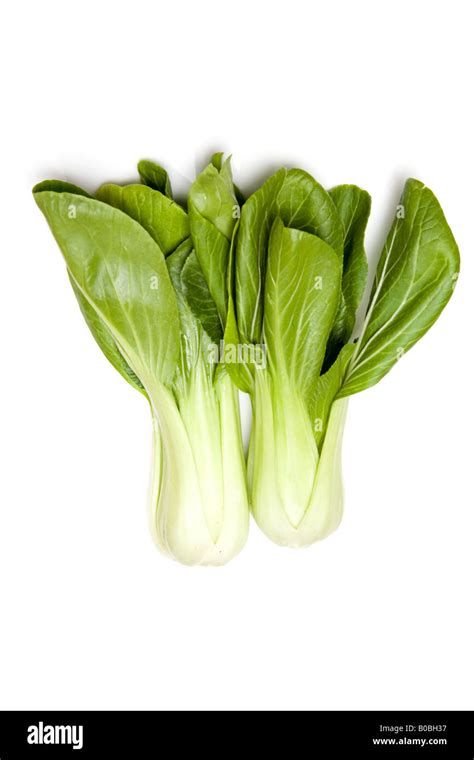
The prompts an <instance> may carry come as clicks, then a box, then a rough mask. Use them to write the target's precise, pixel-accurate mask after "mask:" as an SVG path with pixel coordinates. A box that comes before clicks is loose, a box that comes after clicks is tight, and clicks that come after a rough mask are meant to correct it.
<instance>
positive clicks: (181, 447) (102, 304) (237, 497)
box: [34, 162, 248, 565]
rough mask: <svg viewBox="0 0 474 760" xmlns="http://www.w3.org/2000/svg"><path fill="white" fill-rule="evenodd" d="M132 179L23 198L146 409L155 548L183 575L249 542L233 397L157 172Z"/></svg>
mask: <svg viewBox="0 0 474 760" xmlns="http://www.w3.org/2000/svg"><path fill="white" fill-rule="evenodd" d="M139 171H140V174H141V177H142V179H143V180H144V181H145V182H146V184H136V185H129V186H126V187H119V186H118V185H104V186H102V187H101V188H100V189H99V191H98V193H97V197H95V198H92V197H90V196H88V195H87V193H85V192H84V191H82V190H81V189H80V188H77V187H74V186H72V185H68V184H67V183H62V182H56V181H46V182H43V183H41V184H40V185H37V186H36V187H35V189H34V195H35V199H36V202H37V204H38V206H39V207H40V209H41V211H42V212H43V214H44V215H45V217H46V219H47V221H48V223H49V226H50V228H51V230H52V232H53V235H54V236H55V238H56V241H57V243H58V245H59V247H60V249H61V251H62V253H63V256H64V259H65V261H66V264H67V268H68V273H69V279H70V281H71V284H72V287H73V290H74V292H75V294H76V297H77V300H78V302H79V306H80V308H81V310H82V313H83V315H84V318H85V320H86V322H87V324H88V326H89V329H90V330H91V332H92V334H93V336H94V338H95V339H96V341H97V343H98V344H99V346H100V347H101V349H102V350H103V352H104V354H105V355H106V357H107V358H108V359H109V361H110V362H111V363H112V364H113V365H114V367H115V368H116V369H117V370H118V371H119V372H120V373H121V374H122V375H123V376H124V377H125V379H126V380H127V381H128V382H129V383H130V384H131V385H132V386H134V387H135V388H136V389H137V390H138V391H140V392H141V393H142V394H143V395H144V396H145V397H146V398H147V399H148V401H149V404H150V408H151V413H152V418H153V423H154V424H153V431H154V432H153V438H154V458H153V472H152V480H151V489H150V490H151V492H150V522H151V529H152V533H153V536H154V539H155V541H156V544H157V545H158V547H159V548H160V549H161V550H162V551H164V552H165V553H167V554H169V555H171V556H172V557H174V558H175V559H177V560H179V561H180V562H182V563H184V564H189V565H193V564H210V565H219V564H223V563H224V562H226V561H228V560H229V559H230V558H231V557H233V556H234V555H235V554H236V553H237V552H238V551H240V549H241V548H242V546H243V545H244V543H245V541H246V537H247V530H248V503H247V488H246V480H245V463H244V457H243V449H242V441H241V430H240V416H239V406H238V394H237V389H236V387H235V386H234V384H233V383H232V381H231V379H230V377H229V375H228V373H227V371H226V369H225V367H224V366H223V365H222V364H221V365H219V364H218V357H217V356H215V354H214V353H213V352H212V351H209V346H210V345H213V344H215V343H216V342H219V341H220V339H221V338H222V335H223V326H222V324H221V320H220V317H219V312H218V309H217V306H216V304H215V302H214V300H213V298H212V297H211V294H210V292H209V289H208V287H207V284H206V281H205V279H204V277H203V274H202V271H201V268H200V265H199V261H198V259H197V256H196V253H195V251H194V246H193V242H192V240H191V238H190V227H189V218H188V215H187V213H186V211H185V210H184V209H183V208H182V207H181V206H180V205H178V204H177V203H176V202H175V201H174V200H173V199H172V197H171V188H170V183H169V179H168V177H167V175H166V173H165V172H164V170H162V169H161V167H157V166H156V165H154V164H152V163H151V162H141V163H140V164H139ZM224 292H225V291H224V290H222V291H219V290H218V289H217V290H216V297H219V298H220V299H221V307H222V308H223V307H224V300H223V299H224ZM191 305H192V306H191ZM196 313H198V314H199V316H196Z"/></svg>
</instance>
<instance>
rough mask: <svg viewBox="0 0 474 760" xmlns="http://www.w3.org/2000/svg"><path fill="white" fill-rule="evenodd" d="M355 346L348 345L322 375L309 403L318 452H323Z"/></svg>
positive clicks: (352, 344)
mask: <svg viewBox="0 0 474 760" xmlns="http://www.w3.org/2000/svg"><path fill="white" fill-rule="evenodd" d="M354 349H355V344H354V343H348V344H347V346H344V348H343V349H342V350H341V352H340V353H339V356H338V357H337V359H336V360H335V362H334V363H333V364H332V366H331V368H330V369H329V370H328V371H327V372H325V373H324V375H320V377H319V378H318V380H317V381H316V383H315V385H314V389H313V394H312V399H311V400H310V403H309V408H310V415H311V419H312V421H313V429H314V435H315V438H316V444H317V446H318V450H319V451H321V450H322V446H323V443H324V438H325V435H326V432H327V429H328V421H329V415H330V413H331V407H332V403H333V401H334V399H335V398H336V396H337V394H338V393H339V390H340V388H341V386H342V383H343V382H344V376H345V374H346V370H347V365H348V364H349V361H350V359H351V356H352V354H353V352H354Z"/></svg>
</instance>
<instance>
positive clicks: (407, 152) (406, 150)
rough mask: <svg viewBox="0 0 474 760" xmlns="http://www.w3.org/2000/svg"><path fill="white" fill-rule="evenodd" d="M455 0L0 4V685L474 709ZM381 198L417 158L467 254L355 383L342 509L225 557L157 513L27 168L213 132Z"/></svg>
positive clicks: (464, 142) (148, 149) (187, 145)
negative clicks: (433, 310)
mask: <svg viewBox="0 0 474 760" xmlns="http://www.w3.org/2000/svg"><path fill="white" fill-rule="evenodd" d="M469 10H470V9H469V4H468V3H465V2H456V1H455V0H451V2H449V3H438V2H434V1H433V0H429V1H428V2H422V1H419V2H416V3H415V2H413V0H409V1H408V2H405V1H404V0H397V2H396V3H382V2H380V0H376V1H374V2H368V1H365V2H363V1H362V0H359V1H358V2H347V3H345V2H335V1H333V2H331V3H326V2H325V3H318V2H312V3H310V2H301V1H300V0H291V2H285V3H282V2H278V0H272V1H271V2H256V1H255V0H253V1H252V2H245V1H243V0H239V2H238V3H237V2H234V3H224V2H222V0H220V1H219V2H217V1H216V2H211V1H210V0H206V1H203V0H201V2H188V3H186V2H179V3H178V2H176V3H159V2H145V1H143V0H134V2H133V3H130V2H121V1H120V0H113V2H97V0H81V2H80V3H70V2H63V1H62V0H61V1H60V2H51V1H48V0H42V2H31V3H27V2H16V3H14V4H10V5H9V7H8V10H7V11H4V13H5V12H6V19H4V23H3V24H2V27H3V28H2V32H1V35H2V40H1V45H0V51H1V52H0V55H1V58H2V60H1V70H2V76H3V79H4V80H5V83H4V85H3V86H2V92H3V94H2V96H1V97H2V101H3V102H2V106H3V109H2V110H3V117H2V124H1V130H2V139H1V153H2V155H1V163H0V166H1V171H2V182H1V190H0V193H1V206H0V208H1V212H2V213H1V219H2V221H1V238H2V243H1V272H0V278H1V279H0V293H1V296H0V309H1V321H0V325H1V328H0V329H1V345H2V349H1V362H2V370H1V375H0V382H1V415H0V435H1V440H2V449H3V450H2V456H1V482H0V489H1V490H0V501H1V508H0V614H1V620H0V708H12V709H15V708H64V709H72V708H90V709H95V708H111V709H114V708H123V709H127V708H147V709H159V708H202V709H208V708H226V709H227V708H238V709H240V708H250V709H260V708H268V709H273V708H277V709H280V708H289V709H293V708H294V709H300V708H317V709H366V708H367V709H371V708H380V709H388V708H395V709H396V708H407V709H408V708H413V709H421V708H464V709H472V708H474V698H473V692H472V684H473V680H474V662H473V645H472V642H473V640H474V613H473V604H472V595H473V594H472V588H473V570H474V553H473V542H474V509H473V507H474V499H473V485H472V481H473V474H474V461H473V447H472V426H473V405H472V395H473V393H472V382H473V381H472V369H473V367H472V365H473V361H472V331H473V316H474V315H473V306H472V304H473V300H474V299H473V296H472V281H473V279H472V278H473V269H474V265H473V256H474V252H473V242H474V240H473V233H472V229H473V207H472V203H473V193H472V176H473V168H474V167H473V162H472V140H473V137H472V136H473V134H474V131H473V126H474V125H473V120H472V113H471V109H472V81H471V77H472V67H473V54H472V29H471V24H470V18H469V16H470V14H469ZM218 149H221V150H226V151H230V152H232V153H233V155H234V170H235V176H236V181H237V182H238V183H239V184H240V185H241V186H242V188H243V189H244V190H249V189H251V188H253V187H254V186H255V184H256V183H257V182H258V181H259V180H260V179H262V178H263V177H265V176H266V175H267V174H268V173H269V172H270V171H271V170H273V169H274V168H276V167H278V166H279V165H281V164H286V165H288V166H289V165H300V166H302V167H304V168H306V169H307V170H309V171H311V172H312V173H313V174H314V175H315V176H316V177H317V178H318V179H319V180H320V181H321V182H322V183H323V184H325V185H327V186H332V185H334V184H337V183H339V182H355V183H358V184H360V185H361V186H363V187H366V188H367V189H368V190H369V191H370V192H371V194H372V197H373V212H372V217H371V220H370V223H369V229H368V240H367V242H368V250H369V253H370V256H371V258H372V261H373V260H374V256H375V255H376V254H377V253H378V252H379V250H380V247H381V244H382V242H383V239H384V235H385V233H386V231H387V227H388V224H389V221H390V219H391V217H392V215H393V210H394V205H395V204H396V202H397V199H398V197H399V194H400V192H401V189H402V185H403V181H404V179H405V178H406V177H408V176H415V177H418V178H420V179H422V180H423V181H424V182H425V183H426V184H428V185H429V186H430V187H431V188H432V189H433V190H434V191H435V192H436V194H437V195H438V197H439V199H440V202H441V204H442V206H443V208H444V210H445V213H446V216H447V218H448V221H449V223H450V225H451V227H452V229H453V231H454V233H455V235H456V238H457V240H458V243H459V246H460V248H461V253H462V256H463V270H462V274H461V277H460V280H459V285H458V288H457V290H456V293H455V296H454V298H453V299H452V301H451V303H450V304H449V306H448V307H447V309H446V311H445V312H444V313H443V315H442V317H441V318H440V320H439V322H438V323H437V324H436V325H435V327H434V328H433V329H432V330H431V332H430V333H429V334H428V335H427V336H426V337H425V338H424V339H423V340H422V341H421V343H420V344H419V345H417V346H416V347H415V349H414V350H413V351H412V352H410V353H409V354H408V355H407V356H406V357H404V359H403V360H402V361H401V362H400V363H399V364H398V365H397V366H396V367H395V368H394V369H393V371H392V372H391V374H390V375H389V376H387V377H386V378H385V379H384V380H383V382H381V383H380V385H379V386H377V387H376V388H374V389H372V390H370V391H366V392H365V393H363V394H362V395H359V396H357V397H354V398H353V399H352V401H351V403H350V413H349V417H348V422H347V433H346V437H345V446H344V473H345V487H346V514H345V518H344V520H343V523H342V525H341V527H340V529H339V530H338V531H337V533H335V534H334V535H333V536H332V537H330V538H329V539H327V540H326V541H324V542H322V543H321V544H319V545H316V546H313V547H312V548H311V549H307V550H300V551H295V550H285V549H281V548H279V547H277V546H274V545H272V544H271V543H270V542H269V541H268V540H266V539H265V538H264V537H263V536H262V535H260V534H259V532H258V530H257V528H256V526H255V525H252V526H251V528H252V530H251V535H250V538H249V541H248V545H247V547H246V548H245V550H244V551H243V552H242V554H241V555H240V556H239V557H238V558H237V559H236V560H235V561H234V562H232V563H231V564H229V565H228V566H226V567H224V568H221V569H212V568H210V569H206V568H196V569H189V568H185V567H181V566H179V565H178V564H176V563H173V562H170V561H169V560H168V559H165V558H163V557H161V556H160V555H159V554H158V552H157V551H156V549H155V548H154V546H153V544H152V541H151V538H150V536H149V534H148V529H147V521H146V510H145V503H146V492H147V483H148V467H149V461H150V448H151V425H150V420H149V418H148V409H147V405H146V403H145V401H144V400H143V398H141V397H140V396H139V394H137V393H135V392H133V390H132V389H131V388H130V387H129V386H128V385H127V384H126V383H125V382H124V381H123V380H122V378H120V376H119V375H118V374H117V373H116V372H115V371H114V370H113V369H112V368H111V367H110V366H109V364H108V363H107V361H106V360H105V359H104V358H103V356H102V355H101V353H100V351H99V350H98V348H97V347H96V345H95V343H94V342H93V340H92V339H91V337H90V335H89V333H88V330H87V328H86V327H85V325H84V324H83V321H82V318H81V315H80V313H79V310H78V308H77V306H76V303H75V299H74V297H73V295H72V292H71V291H70V289H69V286H68V283H67V278H66V272H65V268H64V265H63V262H62V259H61V256H60V254H59V252H58V250H57V248H56V245H55V243H54V241H53V239H52V237H51V235H50V233H49V230H48V229H47V226H46V224H45V222H44V220H43V218H42V217H41V214H40V213H39V211H38V209H37V208H36V206H35V204H34V202H33V200H32V198H31V194H30V189H31V186H32V185H33V184H34V183H35V182H37V181H38V180H40V179H43V178H46V177H56V178H66V179H69V180H71V181H73V182H76V183H78V184H82V185H83V186H85V187H86V188H87V189H94V188H95V187H96V186H97V185H98V184H99V183H100V182H101V181H102V180H119V181H120V180H128V179H132V178H133V177H135V163H136V161H137V160H138V159H140V158H143V157H147V158H153V159H155V160H158V161H160V162H162V163H164V164H165V165H166V166H167V167H168V168H169V169H170V171H171V175H172V178H173V180H174V183H175V185H177V186H178V187H180V188H181V189H185V188H186V186H187V182H188V181H189V180H191V179H192V178H193V176H194V172H195V170H196V167H198V168H202V166H203V165H204V163H205V162H206V160H207V159H208V158H209V156H210V154H211V152H212V151H214V150H218Z"/></svg>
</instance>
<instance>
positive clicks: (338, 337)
mask: <svg viewBox="0 0 474 760" xmlns="http://www.w3.org/2000/svg"><path fill="white" fill-rule="evenodd" d="M329 193H330V195H331V198H332V199H333V201H334V204H335V206H336V208H337V211H338V214H339V218H340V220H341V223H342V227H343V231H344V268H343V272H342V298H341V303H340V304H339V309H338V313H337V316H336V319H335V320H334V325H333V328H332V331H331V336H330V339H329V342H328V349H327V352H326V359H325V365H327V366H330V364H332V362H333V361H334V359H335V357H336V356H337V355H338V353H339V351H340V350H341V348H342V346H343V345H344V343H347V341H348V340H349V338H350V337H351V335H352V332H353V330H354V326H355V321H356V315H357V310H358V308H359V305H360V302H361V300H362V296H363V295H364V290H365V286H366V283H367V272H368V266H367V256H366V254H365V248H364V235H365V228H366V226H367V222H368V219H369V214H370V205H371V199H370V195H369V194H368V193H367V192H366V191H365V190H361V188H360V187H357V186H356V185H339V186H338V187H334V188H333V189H332V190H330V191H329Z"/></svg>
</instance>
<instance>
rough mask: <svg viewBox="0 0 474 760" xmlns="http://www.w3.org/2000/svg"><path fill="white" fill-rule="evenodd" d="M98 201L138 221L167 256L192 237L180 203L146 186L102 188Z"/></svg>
mask: <svg viewBox="0 0 474 760" xmlns="http://www.w3.org/2000/svg"><path fill="white" fill-rule="evenodd" d="M97 199H98V200H100V201H103V202H104V203H108V204H109V206H114V207H115V208H118V209H120V210H121V211H123V212H124V213H125V214H128V216H130V217H131V218H132V219H135V220H136V221H137V222H139V224H141V226H142V227H144V229H145V230H146V231H147V232H148V233H149V234H150V235H151V237H152V238H153V240H155V241H156V242H157V243H158V245H159V247H160V248H161V250H162V251H163V253H164V254H165V256H168V254H170V253H172V252H173V251H175V250H176V248H177V247H178V246H179V245H180V244H181V243H182V242H183V240H185V239H186V238H187V237H189V221H188V215H187V214H186V212H185V211H184V209H182V208H181V206H179V205H178V204H177V203H175V202H174V201H173V200H170V198H167V197H166V196H165V195H163V194H162V193H161V192H158V190H152V189H151V188H150V187H147V186H146V185H126V186H125V187H121V186H120V185H113V184H106V185H102V187H100V188H99V190H98V192H97Z"/></svg>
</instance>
